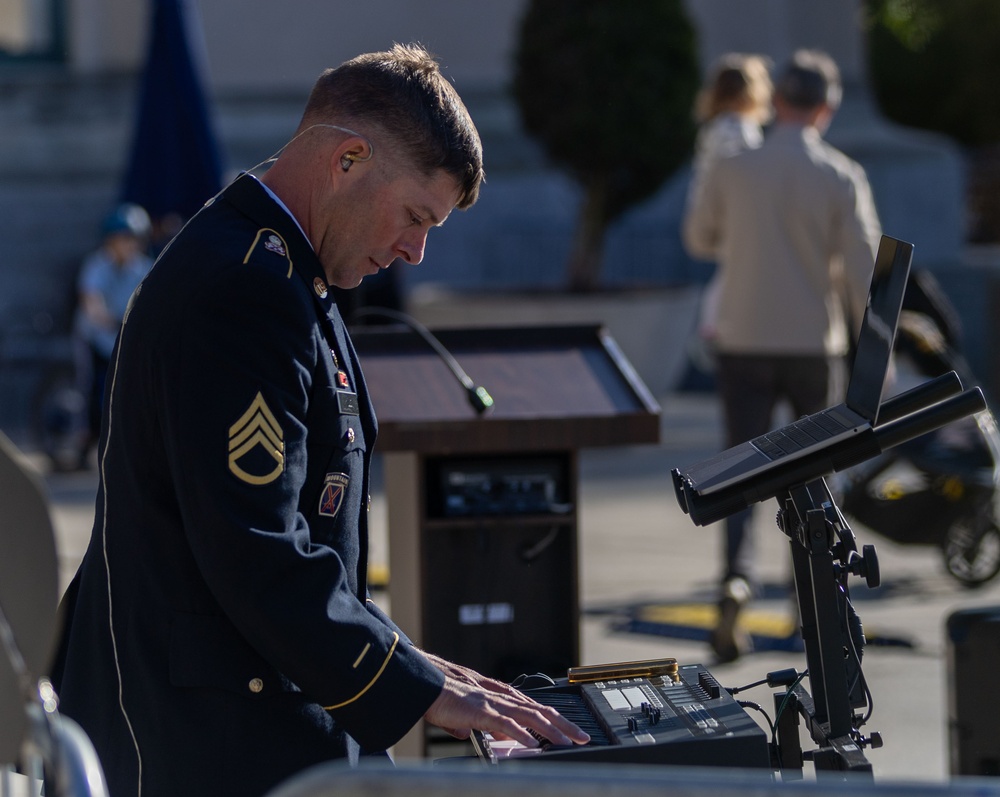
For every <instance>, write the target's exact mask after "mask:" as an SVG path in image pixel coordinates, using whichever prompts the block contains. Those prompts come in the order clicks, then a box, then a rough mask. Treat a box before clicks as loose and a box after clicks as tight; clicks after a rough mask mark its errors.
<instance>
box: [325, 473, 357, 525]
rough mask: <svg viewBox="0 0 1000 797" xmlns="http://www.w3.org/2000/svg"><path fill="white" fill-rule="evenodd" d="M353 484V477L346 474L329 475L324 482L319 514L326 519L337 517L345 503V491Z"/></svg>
mask: <svg viewBox="0 0 1000 797" xmlns="http://www.w3.org/2000/svg"><path fill="white" fill-rule="evenodd" d="M350 483H351V477H350V476H348V475H347V474H346V473H328V474H326V478H325V479H324V480H323V492H322V493H320V497H319V514H321V515H324V516H325V517H337V513H338V512H340V507H341V505H342V504H343V503H344V491H345V490H346V489H347V485H348V484H350Z"/></svg>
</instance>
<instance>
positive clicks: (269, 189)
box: [53, 45, 587, 797]
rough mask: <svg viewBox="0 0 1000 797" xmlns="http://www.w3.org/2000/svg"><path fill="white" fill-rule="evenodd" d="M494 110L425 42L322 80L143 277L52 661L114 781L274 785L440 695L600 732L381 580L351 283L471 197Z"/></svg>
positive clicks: (198, 789) (540, 723)
mask: <svg viewBox="0 0 1000 797" xmlns="http://www.w3.org/2000/svg"><path fill="white" fill-rule="evenodd" d="M482 178H483V171H482V151H481V145H480V141H479V136H478V133H477V132H476V129H475V127H474V125H473V123H472V120H471V119H470V118H469V116H468V113H467V111H466V109H465V107H464V106H463V104H462V102H461V100H460V99H459V97H458V95H457V94H456V92H455V91H454V89H453V88H452V86H451V85H450V84H449V83H448V82H447V81H445V80H444V79H443V77H442V76H441V74H440V72H439V70H438V66H437V63H436V62H435V61H434V59H433V58H431V57H430V56H429V55H428V54H427V53H426V51H424V50H423V49H422V48H419V47H416V46H403V45H397V46H395V47H394V48H393V49H392V50H391V51H389V52H384V53H373V54H368V55H363V56H359V57H358V58H356V59H353V60H351V61H348V62H346V63H344V64H342V65H341V66H340V67H337V68H336V69H333V70H328V71H327V72H325V73H324V74H323V75H321V76H320V78H319V79H318V81H317V83H316V85H315V87H314V88H313V91H312V93H311V95H310V98H309V100H308V103H307V105H306V109H305V113H304V115H303V118H302V121H301V124H300V126H299V128H298V130H297V131H296V135H295V137H294V138H293V139H292V140H291V141H290V142H289V144H288V145H286V147H285V148H284V149H283V151H282V152H281V154H280V156H279V157H278V158H277V160H276V161H275V162H274V165H273V166H272V167H271V168H270V169H269V170H268V171H267V172H266V173H265V174H264V176H263V177H262V178H261V179H259V180H258V179H257V178H255V177H254V176H252V175H250V174H243V175H241V176H239V177H238V178H237V179H236V180H235V181H234V182H233V183H232V184H231V185H230V186H228V187H227V188H226V189H224V190H223V191H222V192H221V193H220V194H219V195H218V196H217V197H215V198H214V199H213V200H211V201H210V202H208V204H206V206H205V207H204V208H203V209H202V210H201V211H200V212H199V213H198V214H197V215H196V216H195V217H194V218H193V219H192V220H191V221H190V222H188V224H187V225H186V226H185V227H184V229H183V230H182V231H181V232H180V233H179V235H178V236H177V237H176V238H175V239H174V240H173V242H172V243H171V244H170V245H169V246H168V247H167V249H166V250H165V251H164V252H163V253H162V255H161V256H160V258H159V259H158V261H157V263H156V265H155V266H154V268H153V270H152V271H151V272H150V274H149V275H148V276H147V277H146V279H145V280H144V281H143V282H142V284H141V285H140V286H139V288H138V289H137V291H136V292H135V294H134V295H133V297H132V300H131V302H130V306H129V310H128V312H127V315H126V318H125V322H124V325H123V327H122V331H121V334H120V336H119V340H118V344H117V346H116V348H115V351H114V354H113V358H112V366H111V370H110V373H109V375H108V387H107V390H108V394H109V395H108V398H107V399H106V402H105V408H104V423H103V433H102V439H101V444H100V449H99V469H100V485H99V491H98V497H97V506H96V517H95V524H94V530H93V534H92V538H91V541H90V545H89V547H88V550H87V553H86V555H85V557H84V559H83V562H82V564H81V566H80V569H79V571H78V573H77V574H76V577H75V578H74V580H73V582H72V584H71V586H70V588H69V589H68V591H67V594H66V596H65V598H64V601H63V612H64V618H65V629H64V632H63V635H62V639H61V644H60V650H59V653H58V655H57V659H56V664H55V667H54V669H53V678H54V681H55V684H56V687H57V691H58V693H59V694H60V696H61V707H62V710H63V711H64V712H65V713H66V714H67V715H68V716H70V717H72V718H73V719H75V720H76V721H77V722H79V723H80V725H81V726H82V727H83V728H84V730H86V731H87V733H88V735H89V736H90V738H91V740H92V741H93V743H94V746H95V748H96V749H97V752H98V754H99V756H100V758H101V761H102V764H103V766H104V768H105V771H106V775H107V777H108V782H109V786H110V792H111V793H112V794H114V795H115V797H127V795H140V794H141V795H143V796H144V797H158V796H159V795H163V796H164V797H166V796H167V795H169V796H170V797H176V796H177V795H185V797H192V795H212V796H213V797H219V796H220V795H239V796H240V797H252V795H259V794H263V793H265V792H266V791H268V790H269V789H271V788H272V787H273V786H274V785H275V784H277V783H279V782H280V781H282V780H284V779H286V778H288V777H289V776H291V775H293V774H294V773H296V772H298V771H300V770H302V769H303V768H305V767H307V766H310V765H312V764H316V763H319V762H322V761H327V760H330V759H335V758H345V759H348V760H350V761H352V762H355V761H357V760H358V759H359V757H360V756H363V755H368V754H376V753H379V752H380V751H384V750H386V748H388V747H390V746H391V745H393V744H394V743H395V742H397V741H398V740H399V739H400V738H401V737H402V736H403V735H404V734H405V733H406V732H407V731H408V730H409V729H410V728H411V727H412V726H413V725H414V724H415V723H416V722H417V721H419V720H420V719H421V718H423V719H424V720H426V721H427V722H428V723H430V724H432V725H436V726H439V727H442V728H445V729H448V730H449V731H450V732H452V733H454V734H455V735H457V736H459V737H463V736H467V735H468V734H469V732H470V729H474V728H475V729H482V730H486V731H490V732H491V733H493V735H494V736H498V735H499V736H500V737H504V736H507V737H510V738H513V739H517V740H519V741H521V742H522V743H524V744H526V745H529V746H534V745H536V744H537V742H536V741H535V739H534V737H533V736H532V735H531V734H530V733H529V730H530V731H535V732H537V733H538V734H540V735H541V736H543V737H546V738H548V739H550V740H552V741H553V742H555V743H558V744H570V743H574V742H576V743H583V742H586V741H587V736H586V734H584V733H583V732H582V731H580V730H579V729H578V728H577V727H576V726H575V725H573V724H572V723H570V722H568V721H567V720H565V719H563V718H562V717H560V716H559V715H558V714H557V713H555V712H554V711H553V710H551V709H549V708H546V707H543V706H541V705H538V704H537V703H534V702H533V701H531V700H530V699H528V698H527V697H525V696H524V695H522V694H521V693H519V692H517V691H516V690H514V689H512V688H511V687H509V686H507V685H504V684H500V683H498V682H496V681H492V680H490V679H487V678H485V677H483V676H482V675H480V674H478V673H475V672H473V671H471V670H469V669H467V668H464V667H461V666H459V665H456V664H452V663H449V662H446V661H443V660H442V659H440V658H438V657H436V656H434V655H432V654H430V653H426V652H423V651H421V650H419V649H417V648H416V647H415V646H414V645H413V644H412V643H411V642H410V641H409V640H408V639H407V637H406V635H405V634H404V633H403V632H402V631H401V630H400V629H399V628H398V627H396V626H395V625H394V624H393V623H392V621H391V620H390V619H389V618H388V617H386V616H385V614H384V613H382V612H381V611H380V610H379V609H378V607H376V605H375V604H374V603H373V602H372V601H371V600H370V598H369V597H368V591H367V586H366V572H367V564H368V514H367V503H368V493H369V489H370V487H369V478H370V462H371V456H372V449H373V445H374V443H375V437H376V432H377V423H376V419H375V414H374V412H373V408H372V406H371V402H370V399H369V396H368V392H367V390H366V388H365V381H364V376H363V375H362V373H361V369H360V367H359V364H358V361H357V357H356V355H355V352H354V349H353V347H352V345H351V340H350V338H349V336H348V334H347V331H346V329H345V327H344V324H343V321H342V320H341V317H340V315H339V313H338V311H337V307H336V305H335V303H334V302H333V296H332V291H331V286H337V287H340V288H351V287H354V286H356V285H357V284H359V283H360V281H361V279H362V278H363V277H364V276H365V275H368V274H374V273H377V272H378V270H379V269H384V268H386V267H388V266H389V264H390V263H392V262H393V261H394V260H395V259H397V258H402V259H403V260H405V261H406V262H408V263H419V262H420V260H421V259H422V257H423V249H424V244H425V242H426V237H427V233H428V231H429V230H430V228H431V227H436V226H439V225H441V224H442V223H443V222H444V221H445V220H446V219H447V217H448V215H449V214H450V213H451V211H452V210H453V209H454V208H455V207H458V208H460V209H465V208H468V207H470V206H471V205H472V204H473V203H474V202H475V201H476V198H477V196H478V191H479V187H480V183H481V181H482Z"/></svg>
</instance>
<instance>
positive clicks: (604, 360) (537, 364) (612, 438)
mask: <svg viewBox="0 0 1000 797" xmlns="http://www.w3.org/2000/svg"><path fill="white" fill-rule="evenodd" d="M433 334H434V336H435V337H436V338H437V339H438V340H439V341H440V342H441V343H442V344H443V346H444V347H445V348H446V349H447V350H448V351H449V352H450V353H451V354H452V355H453V356H454V357H455V359H456V360H457V362H458V363H459V365H460V366H461V368H462V369H463V370H464V371H465V372H466V373H467V374H468V375H469V378H470V379H471V380H472V381H473V383H475V385H476V386H479V385H482V386H483V387H485V388H486V390H487V391H488V392H489V393H490V395H491V396H492V397H493V400H494V409H493V412H492V413H491V414H490V415H488V416H483V417H480V416H479V415H477V413H476V412H475V410H474V409H473V407H472V405H471V404H470V403H469V400H468V396H467V393H466V390H465V389H464V388H463V387H462V385H461V384H460V383H459V381H458V380H457V379H456V377H455V375H454V374H453V373H452V372H451V371H450V370H449V368H448V366H447V364H446V363H445V361H444V360H443V359H442V357H441V356H439V355H438V353H437V352H436V351H434V349H433V348H432V347H431V346H430V345H429V344H428V343H427V342H426V341H425V340H424V339H423V338H421V337H420V336H419V335H418V334H416V333H414V332H413V331H411V330H409V329H407V328H405V327H401V326H393V327H361V328H356V329H354V330H352V332H351V337H352V339H353V341H354V345H355V347H356V348H357V350H358V354H359V356H360V358H361V366H362V368H363V369H364V373H365V379H366V381H367V383H368V389H369V391H370V393H371V396H372V402H373V403H374V405H375V412H376V414H377V416H378V419H379V435H378V443H377V445H378V449H379V450H380V451H420V452H424V453H442V454H446V453H471V452H503V451H531V450H566V449H578V448H588V447H596V446H618V445H630V444H637V443H656V442H658V441H659V427H660V424H659V415H660V408H659V405H658V404H657V403H656V401H655V399H654V398H653V397H652V395H651V394H650V393H649V390H648V389H647V388H646V386H645V385H644V384H643V382H642V380H641V379H640V378H639V377H638V375H637V374H636V373H635V370H634V369H633V368H632V366H631V364H630V363H629V362H628V361H627V360H626V358H625V357H624V355H623V354H622V353H621V351H620V350H619V349H618V346H617V344H616V343H615V342H614V340H613V339H612V338H611V336H610V335H609V334H608V333H607V331H606V330H605V329H604V328H603V327H600V326H596V325H590V326H554V327H476V328H468V329H441V330H433Z"/></svg>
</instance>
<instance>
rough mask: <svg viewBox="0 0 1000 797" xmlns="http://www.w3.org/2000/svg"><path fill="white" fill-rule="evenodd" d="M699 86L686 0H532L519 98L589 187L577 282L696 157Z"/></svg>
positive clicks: (560, 161) (587, 279)
mask: <svg viewBox="0 0 1000 797" xmlns="http://www.w3.org/2000/svg"><path fill="white" fill-rule="evenodd" d="M698 84H699V70H698V59H697V42H696V37H695V32H694V28H693V26H692V25H691V22H690V20H689V19H688V16H687V14H686V13H685V9H684V3H683V0H614V2H611V0H530V2H529V4H528V7H527V10H526V13H525V15H524V18H523V20H522V22H521V30H520V37H519V41H518V48H517V51H516V55H515V69H514V96H515V98H516V101H517V104H518V107H519V108H520V111H521V116H522V119H523V122H524V125H525V128H526V129H527V131H528V133H529V134H531V135H532V136H533V137H535V138H536V139H537V140H538V141H539V142H540V143H541V144H542V146H543V148H544V150H545V152H546V154H547V155H548V157H549V158H550V159H551V160H552V162H553V163H554V164H555V165H556V166H557V167H558V168H560V169H562V170H563V171H565V172H567V173H568V174H569V175H570V176H571V177H572V178H573V179H574V180H575V181H576V182H577V183H578V184H579V185H580V186H581V187H582V188H583V191H584V199H583V204H582V207H581V210H580V215H579V217H578V220H577V229H576V233H575V235H574V241H573V246H572V250H571V253H570V259H569V264H568V282H569V287H570V288H571V289H572V290H578V291H587V290H594V289H595V288H596V287H597V286H598V282H599V279H600V270H601V264H602V260H603V250H604V238H605V233H606V231H607V228H608V226H609V225H610V224H611V222H613V221H614V220H615V219H616V218H618V217H619V216H620V215H621V214H622V213H623V212H624V211H625V210H627V209H628V208H629V207H631V206H633V205H635V204H636V203H638V202H640V201H641V200H643V199H645V198H647V197H649V196H650V195H652V194H653V193H655V192H656V190H657V189H658V188H659V187H660V186H661V185H662V184H663V183H664V181H665V180H666V179H667V178H668V177H669V176H670V175H671V174H672V173H673V172H674V171H676V169H677V168H678V167H679V166H681V165H682V164H683V163H685V162H686V160H687V159H688V158H689V156H690V154H691V147H692V143H693V140H694V123H693V119H692V115H691V108H692V105H693V102H694V97H695V94H696V93H697V90H698Z"/></svg>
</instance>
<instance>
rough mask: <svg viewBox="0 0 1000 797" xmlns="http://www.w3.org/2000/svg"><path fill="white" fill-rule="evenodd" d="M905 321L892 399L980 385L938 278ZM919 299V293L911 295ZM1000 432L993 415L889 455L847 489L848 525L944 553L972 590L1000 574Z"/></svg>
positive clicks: (853, 472)
mask: <svg viewBox="0 0 1000 797" xmlns="http://www.w3.org/2000/svg"><path fill="white" fill-rule="evenodd" d="M915 277H916V278H915V279H914V278H911V283H910V286H909V288H908V292H907V301H906V302H904V310H903V311H902V313H901V314H900V319H899V327H898V330H897V333H896V342H895V346H894V353H893V360H894V362H893V371H892V375H891V376H890V379H891V380H892V382H891V384H889V385H888V386H887V390H886V394H887V395H892V394H895V393H897V392H902V391H903V390H906V389H907V388H909V387H913V386H914V385H916V384H919V383H921V382H925V381H927V380H928V379H931V378H933V377H935V376H940V375H941V374H944V373H947V372H948V371H956V372H957V373H958V375H959V376H960V377H961V379H962V382H963V384H965V385H967V386H971V385H974V384H975V380H974V378H973V377H972V376H971V373H970V371H969V368H968V366H967V364H966V363H965V360H964V358H963V357H962V356H961V354H960V353H959V352H958V349H957V348H956V347H957V343H958V335H957V329H956V328H955V327H953V326H951V325H950V324H949V319H950V318H951V317H952V316H951V315H950V314H949V313H947V312H944V311H943V310H942V308H941V302H943V301H946V300H944V298H943V295H941V294H940V292H939V289H938V288H937V287H936V283H934V282H933V280H932V278H931V277H930V276H929V275H928V274H925V273H924V274H921V273H918V274H916V275H915ZM910 289H912V291H911V290H910ZM998 463H1000V432H998V430H997V423H996V419H995V418H994V417H993V414H992V412H990V411H989V410H985V411H983V412H980V413H977V414H976V415H975V416H970V417H967V418H963V419H961V420H959V421H956V422H953V423H951V424H948V425H947V426H944V427H942V428H940V429H938V430H936V431H934V432H931V433H929V434H926V435H923V436H922V437H919V438H917V439H915V440H911V441H909V442H907V443H904V444H903V445H900V446H896V447H895V448H892V449H889V450H888V451H886V452H884V453H883V454H881V455H880V456H878V457H875V458H873V459H871V460H869V461H867V462H864V463H862V464H861V465H858V466H857V467H855V468H852V469H850V470H849V471H847V472H846V473H845V474H844V479H843V481H842V482H841V483H840V485H839V486H840V489H841V491H842V493H841V495H842V497H841V498H840V499H839V504H840V507H841V509H842V510H843V512H844V514H845V515H848V516H849V517H851V518H853V519H855V520H857V521H858V522H860V523H862V524H864V525H865V526H867V527H868V528H870V529H871V530H872V531H874V532H876V533H878V534H881V535H882V536H884V537H887V538H888V539H890V540H892V541H894V542H898V543H900V544H903V545H935V546H938V547H939V548H940V550H941V553H942V555H943V557H944V564H945V567H946V568H947V571H948V573H949V574H950V575H951V576H953V577H954V578H955V579H957V580H958V581H959V582H960V583H961V584H963V585H965V586H967V587H977V586H980V585H982V584H984V583H986V582H987V581H989V580H990V579H992V578H993V577H994V576H996V575H997V573H1000V528H998V525H997V522H998V519H1000V494H998V490H997V487H998V485H1000V466H998Z"/></svg>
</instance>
